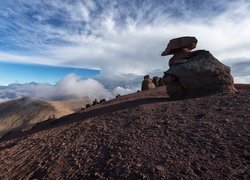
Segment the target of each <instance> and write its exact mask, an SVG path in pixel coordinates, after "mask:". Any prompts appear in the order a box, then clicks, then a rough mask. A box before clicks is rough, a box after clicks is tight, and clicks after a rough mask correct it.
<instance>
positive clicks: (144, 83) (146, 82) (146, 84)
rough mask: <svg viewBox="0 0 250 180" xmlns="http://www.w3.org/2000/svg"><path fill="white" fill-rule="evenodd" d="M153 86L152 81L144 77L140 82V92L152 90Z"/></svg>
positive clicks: (147, 76)
mask: <svg viewBox="0 0 250 180" xmlns="http://www.w3.org/2000/svg"><path fill="white" fill-rule="evenodd" d="M154 88H155V85H154V83H153V81H152V79H150V76H149V75H146V76H144V80H143V81H142V85H141V91H145V90H147V89H154Z"/></svg>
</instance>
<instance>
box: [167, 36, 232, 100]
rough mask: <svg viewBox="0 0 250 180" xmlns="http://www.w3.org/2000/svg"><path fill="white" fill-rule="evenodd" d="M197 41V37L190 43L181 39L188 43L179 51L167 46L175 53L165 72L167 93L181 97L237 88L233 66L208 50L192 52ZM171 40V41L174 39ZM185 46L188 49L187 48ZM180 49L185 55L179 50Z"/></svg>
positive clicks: (224, 91) (229, 90) (226, 91)
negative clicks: (224, 62) (232, 74)
mask: <svg viewBox="0 0 250 180" xmlns="http://www.w3.org/2000/svg"><path fill="white" fill-rule="evenodd" d="M185 38H186V37H184V39H185ZM179 39H181V38H179ZM179 41H180V42H182V41H181V40H179ZM170 42H171V41H170ZM174 42H175V41H174ZM191 42H193V45H192V43H191ZM195 42H196V43H197V41H195V39H194V40H193V41H191V40H190V46H188V43H186V44H185V43H180V44H181V45H183V44H185V46H183V47H182V48H180V49H179V50H177V51H176V50H174V51H171V49H170V50H167V49H168V48H167V49H166V50H167V51H166V54H169V53H170V52H171V53H174V57H175V58H174V57H173V58H174V60H172V63H169V64H170V68H169V70H167V71H166V72H165V74H164V81H165V84H166V89H167V93H168V95H169V96H170V97H173V98H182V97H196V96H202V95H209V94H216V93H233V92H236V89H235V87H234V80H233V77H232V76H231V74H230V71H231V70H230V67H228V66H226V65H224V64H222V63H221V62H220V61H219V60H217V59H216V58H215V57H214V56H213V55H212V54H211V53H210V52H209V51H205V50H198V51H193V52H191V49H192V48H193V47H195V46H196V43H195ZM169 44H170V45H171V43H169ZM174 47H177V45H175V46H174ZM186 47H187V49H185V48H186ZM181 49H182V50H181ZM184 51H185V53H184ZM164 52H165V51H164ZM180 52H182V55H180V54H179V53H180ZM175 53H177V54H175ZM171 59H172V58H171ZM171 59H170V61H171Z"/></svg>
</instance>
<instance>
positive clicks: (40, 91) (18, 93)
mask: <svg viewBox="0 0 250 180" xmlns="http://www.w3.org/2000/svg"><path fill="white" fill-rule="evenodd" d="M27 96H30V97H37V98H42V99H48V100H53V99H64V98H75V97H76V98H88V99H90V100H94V99H95V98H97V99H99V100H100V99H103V98H106V99H111V98H113V95H112V93H111V92H109V91H108V90H107V89H105V88H104V86H103V85H102V84H101V83H99V82H98V81H96V80H94V79H81V78H80V77H78V76H76V75H75V74H69V75H67V76H66V77H64V78H63V79H61V80H60V81H59V82H58V83H57V84H55V85H50V84H39V83H28V84H12V85H9V86H1V91H0V99H1V100H2V101H4V100H9V99H17V98H21V97H27Z"/></svg>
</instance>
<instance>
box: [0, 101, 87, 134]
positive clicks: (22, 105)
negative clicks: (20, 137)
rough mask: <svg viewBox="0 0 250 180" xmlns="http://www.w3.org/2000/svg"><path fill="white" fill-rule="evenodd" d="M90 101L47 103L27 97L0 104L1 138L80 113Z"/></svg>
mask: <svg viewBox="0 0 250 180" xmlns="http://www.w3.org/2000/svg"><path fill="white" fill-rule="evenodd" d="M87 102H88V101H84V100H78V99H72V100H61V101H45V100H41V99H35V98H30V97H25V98H21V99H16V100H12V101H7V102H3V103H1V104H0V137H1V136H2V135H4V134H5V133H7V132H9V131H12V130H16V129H22V130H25V129H30V128H31V127H33V126H34V125H35V124H36V123H39V122H42V121H44V120H47V119H48V118H49V117H53V116H55V117H56V118H59V117H62V116H65V115H68V114H71V113H73V112H75V111H79V109H80V108H81V107H84V106H85V104H86V103H87Z"/></svg>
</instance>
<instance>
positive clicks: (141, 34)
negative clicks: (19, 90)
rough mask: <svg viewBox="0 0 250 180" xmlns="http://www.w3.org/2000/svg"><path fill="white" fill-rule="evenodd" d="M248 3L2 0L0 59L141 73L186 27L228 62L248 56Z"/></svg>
mask: <svg viewBox="0 0 250 180" xmlns="http://www.w3.org/2000/svg"><path fill="white" fill-rule="evenodd" d="M249 9H250V2H249V1H247V0H240V1H236V0H222V1H215V0H211V1H202V0H197V1H192V0H179V1H170V0H155V1H151V0H144V1H142V0H138V1H122V0H115V1H113V0H112V1H111V0H103V1H83V0H77V1H69V0H66V1H64V0H51V1H42V0H37V1H33V0H20V1H14V0H9V1H4V2H1V7H0V15H1V18H0V34H1V37H3V38H1V40H0V47H1V50H0V60H2V61H18V62H26V63H39V64H50V65H58V66H73V67H74V66H75V67H85V68H100V69H101V71H102V72H101V73H102V75H103V76H110V77H112V76H121V75H122V74H129V73H132V74H136V75H143V74H146V73H149V72H151V71H154V70H155V69H159V70H160V71H164V70H166V69H167V68H168V66H167V59H164V58H162V57H160V53H161V51H162V50H163V49H164V48H165V46H166V44H167V41H168V40H170V39H172V38H175V37H179V36H185V35H192V36H196V37H197V38H198V40H199V42H198V48H201V49H208V50H210V51H211V52H212V53H213V55H214V56H215V57H217V58H218V59H220V60H221V61H223V62H224V63H226V64H228V65H231V64H232V65H233V64H234V63H232V62H237V61H240V60H241V59H245V60H244V61H248V62H249V61H250V51H249V48H250V41H249V37H250V24H249V22H250V11H249ZM247 66H249V64H247ZM232 69H233V70H237V71H238V68H232ZM234 74H237V72H234ZM247 75H250V73H246V74H245V76H247Z"/></svg>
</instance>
